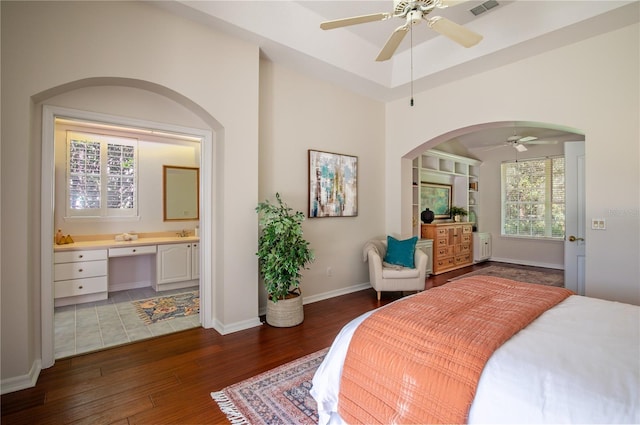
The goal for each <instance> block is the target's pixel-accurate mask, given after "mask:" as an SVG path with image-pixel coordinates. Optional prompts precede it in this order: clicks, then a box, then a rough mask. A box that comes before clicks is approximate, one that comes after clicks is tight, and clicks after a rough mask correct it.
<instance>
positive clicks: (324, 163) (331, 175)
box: [309, 149, 358, 217]
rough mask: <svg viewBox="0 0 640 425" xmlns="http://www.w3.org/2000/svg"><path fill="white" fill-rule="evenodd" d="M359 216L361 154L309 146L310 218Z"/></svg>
mask: <svg viewBox="0 0 640 425" xmlns="http://www.w3.org/2000/svg"><path fill="white" fill-rule="evenodd" d="M357 215H358V157H357V156H350V155H341V154H337V153H331V152H321V151H315V150H311V149H309V217H355V216H357Z"/></svg>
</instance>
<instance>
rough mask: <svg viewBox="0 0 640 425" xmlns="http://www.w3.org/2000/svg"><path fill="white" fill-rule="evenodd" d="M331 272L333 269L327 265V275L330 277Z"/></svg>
mask: <svg viewBox="0 0 640 425" xmlns="http://www.w3.org/2000/svg"><path fill="white" fill-rule="evenodd" d="M332 274H333V269H332V268H331V266H329V267H327V277H331V275H332Z"/></svg>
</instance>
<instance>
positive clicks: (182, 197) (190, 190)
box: [162, 165, 200, 221]
mask: <svg viewBox="0 0 640 425" xmlns="http://www.w3.org/2000/svg"><path fill="white" fill-rule="evenodd" d="M162 168H163V170H162V189H163V193H162V202H163V205H164V221H180V220H183V221H184V220H199V219H200V217H199V211H200V196H199V194H200V169H199V168H196V167H178V166H173V165H163V166H162Z"/></svg>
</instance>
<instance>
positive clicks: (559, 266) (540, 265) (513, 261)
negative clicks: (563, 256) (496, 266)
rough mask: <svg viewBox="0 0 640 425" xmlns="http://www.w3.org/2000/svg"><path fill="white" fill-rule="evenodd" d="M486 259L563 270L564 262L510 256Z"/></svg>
mask: <svg viewBox="0 0 640 425" xmlns="http://www.w3.org/2000/svg"><path fill="white" fill-rule="evenodd" d="M487 261H493V262H496V263H509V264H518V265H520V266H533V267H544V268H547V269H556V270H564V264H550V263H540V262H538V261H525V260H514V259H512V258H496V257H491V258H489V259H488V260H487Z"/></svg>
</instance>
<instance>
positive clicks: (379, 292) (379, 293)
mask: <svg viewBox="0 0 640 425" xmlns="http://www.w3.org/2000/svg"><path fill="white" fill-rule="evenodd" d="M381 294H382V291H378V301H380V295H381Z"/></svg>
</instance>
